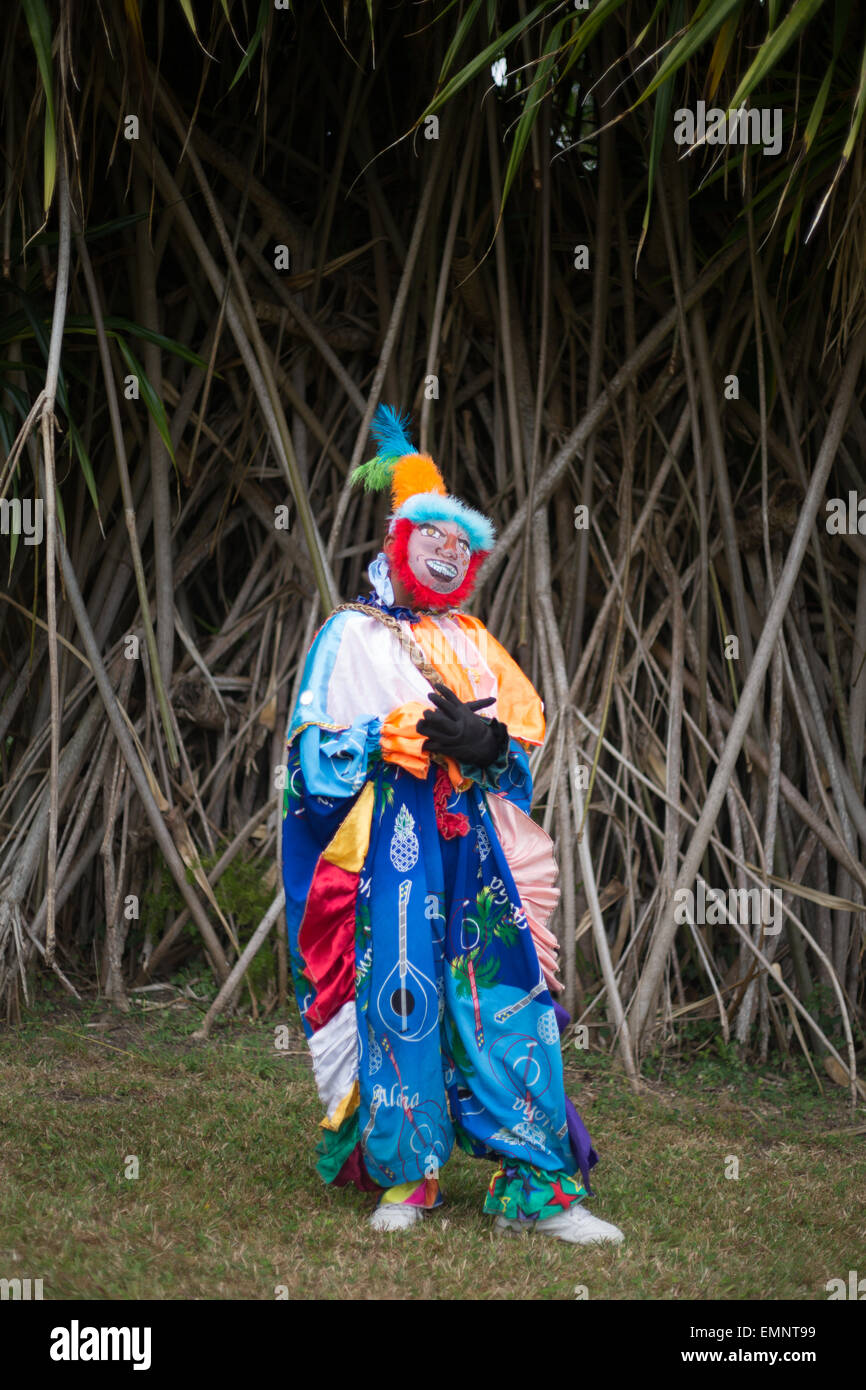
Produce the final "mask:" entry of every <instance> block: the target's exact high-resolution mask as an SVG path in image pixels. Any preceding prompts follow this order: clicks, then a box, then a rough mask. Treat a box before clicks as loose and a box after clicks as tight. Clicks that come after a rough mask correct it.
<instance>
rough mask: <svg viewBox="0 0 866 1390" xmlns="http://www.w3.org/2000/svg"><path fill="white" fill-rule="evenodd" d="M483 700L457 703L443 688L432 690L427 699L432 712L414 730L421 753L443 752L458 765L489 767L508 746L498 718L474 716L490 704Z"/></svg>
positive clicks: (506, 735) (490, 703) (503, 729)
mask: <svg viewBox="0 0 866 1390" xmlns="http://www.w3.org/2000/svg"><path fill="white" fill-rule="evenodd" d="M495 698H496V697H495V696H493V695H490V696H488V698H487V699H486V700H467V701H463V700H458V698H457V696H456V695H455V694H454V691H453V690H449V689H448V687H447V686H444V685H440V686H437V687H436V690H435V691H434V693H433V694H432V695H431V696H430V699H431V700H432V702H433V704H434V705H435V706H436V709H435V710H429V711H428V712H427V713H425V715H424V716H423V718H422V719H419V720H418V723H417V724H416V725H415V728H416V729H417V730H418V732H419V734H424V736H425V742H424V743H423V744H422V745H421V746H422V748H423V749H424V751H425V753H444V754H447V756H448V757H449V758H454V760H455V761H456V762H458V763H471V764H473V765H474V766H476V767H489V766H490V764H491V763H494V762H495V761H496V759H497V758H498V757H499V755H500V753H502V752H503V751H504V749H505V748H507V746H508V729H507V728H506V726H505V725H504V724H503V723H501V721H500V720H498V719H482V718H481V717H480V716H479V715H477V714H476V713H475V711H476V710H477V709H483V708H484V707H485V706H486V705H492V704H493V703H494V701H495Z"/></svg>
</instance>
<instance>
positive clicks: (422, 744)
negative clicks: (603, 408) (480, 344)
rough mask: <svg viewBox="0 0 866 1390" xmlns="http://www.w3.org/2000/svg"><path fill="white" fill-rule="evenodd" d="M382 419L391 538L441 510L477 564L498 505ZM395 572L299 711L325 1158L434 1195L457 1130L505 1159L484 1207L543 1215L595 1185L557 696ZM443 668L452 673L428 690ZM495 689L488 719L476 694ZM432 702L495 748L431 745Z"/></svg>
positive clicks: (300, 923)
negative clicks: (572, 942)
mask: <svg viewBox="0 0 866 1390" xmlns="http://www.w3.org/2000/svg"><path fill="white" fill-rule="evenodd" d="M374 429H376V432H377V433H378V437H379V440H380V449H379V453H378V455H377V457H376V459H374V460H373V461H372V463H371V464H368V465H366V466H365V469H362V470H361V474H362V476H364V477H365V480H366V481H368V482H369V481H370V478H371V474H372V475H373V485H376V483H378V485H382V483H383V482H384V483H390V485H391V487H392V494H393V500H394V511H393V514H392V523H391V536H392V537H393V536H394V533H395V532H398V533H399V534H401V535H402V536H403V538H404V541H405V538H406V536H407V535H408V532H407V529H406V528H407V527H408V528H409V530H410V531H411V528H412V527H414V526H424V525H425V524H427V522H433V523H435V522H436V518H437V517H438V518H440V520H441V519H443V518H444V520H445V521H447V522H450V523H453V524H454V527H455V528H456V530H455V534H458V535H459V536H461V537H463V536H465V537H468V541H469V545H470V546H471V551H472V553H471V561H469V563H468V571H471V574H472V575H474V570H475V569H476V568H477V562H479V561H480V559H481V558H483V555H484V553H485V551H486V549H488V548H489V546H490V544H491V543H492V531H491V529H490V527H489V523H488V522H487V521H486V519H485V518H482V517H479V514H478V513H475V512H471V511H470V509H468V508H465V507H463V505H462V504H461V503H458V502H456V499H452V498H450V497H448V496H447V494H446V493H445V488H444V485H443V484H442V483H441V479H440V478H439V475H438V471H437V470H436V469H435V464H433V462H432V460H430V459H428V458H427V456H423V455H417V454H415V453H414V452H413V451H412V446H411V444H410V443H409V441H408V439H407V438H406V436H405V429H404V426H403V425H402V422H400V421H399V420H398V419H397V417H394V416H393V415H392V414H391V413H390V412H388V410H387V408H386V407H380V412H379V416H378V419H377V423H376V426H374ZM428 464H429V466H430V468H428V466H427V465H428ZM430 469H432V470H433V472H432V473H431V472H430ZM419 471H420V476H421V480H422V481H421V485H420V486H419V481H418V479H419ZM407 475H408V481H407ZM434 475H435V476H434ZM437 479H438V483H437ZM400 485H402V489H403V491H402V495H401V492H400ZM419 494H420V495H419ZM425 518H426V519H427V521H426V522H425ZM480 523H483V524H480ZM401 527H402V531H401V530H400V528H401ZM430 529H431V532H436V531H437V528H436V525H435V524H433V525H431V527H430ZM437 534H438V532H437ZM433 541H434V543H435V536H434V537H433ZM452 543H453V538H452ZM448 553H449V552H447V551H445V550H442V549H441V547H440V549H439V550H438V551H437V555H438V556H439V559H435V558H434V559H433V560H431V562H430V568H429V573H430V575H431V576H433V577H434V578H433V580H432V582H437V581H436V578H435V577H436V576H437V575H439V574H440V573H441V575H443V576H444V578H443V579H442V581H441V582H442V583H443V584H446V583H448V582H451V583H453V584H456V582H457V579H456V578H454V579H452V578H451V570H452V569H453V570H455V573H456V571H457V570H458V569H459V566H458V565H457V564H456V563H455V564H454V565H450V562H449V561H448V560H447V559H442V556H443V555H447V554H448ZM393 554H394V552H393V550H392V564H393V563H394V561H393ZM467 554H468V551H467ZM464 563H466V562H465V559H464ZM389 571H390V566H389V564H388V562H387V561H386V558H385V557H384V556H380V557H379V558H378V560H377V561H375V562H374V564H373V565H372V566H371V567H370V573H371V578H372V580H373V583H374V592H373V593H371V594H370V595H369V597H368V598H366V599H361V600H358V602H357V604H355V605H345V606H344V607H342V608H341V609H338V610H337V611H336V612H335V613H334V614H332V615H331V616H330V617H329V618H328V620H327V621H326V622H325V624H324V625H323V627H322V628H321V629H320V631H319V633H318V635H317V637H316V639H315V642H314V644H313V646H312V649H311V650H310V653H309V655H308V657H307V662H306V666H305V669H304V673H303V678H302V682H301V690H300V695H299V698H298V702H297V706H296V708H295V710H294V713H293V715H292V718H291V721H290V724H289V728H288V759H287V766H288V771H287V783H288V785H287V787H286V791H285V796H284V804H283V877H284V883H285V892H286V914H287V921H288V932H289V945H290V952H291V962H292V972H293V977H294V982H295V990H296V997H297V1001H298V1007H299V1009H300V1012H301V1018H302V1021H303V1026H304V1029H305V1032H306V1034H307V1038H308V1041H309V1045H310V1050H311V1052H312V1056H313V1064H314V1071H315V1078H316V1084H317V1086H318V1090H319V1095H320V1098H321V1101H322V1104H323V1106H324V1108H325V1111H326V1116H325V1119H324V1120H323V1121H322V1129H323V1134H322V1140H321V1143H320V1144H319V1147H318V1153H319V1161H318V1169H319V1172H320V1174H321V1176H322V1177H323V1178H324V1179H325V1181H327V1182H332V1183H334V1184H336V1185H337V1186H342V1185H345V1184H347V1183H354V1184H355V1185H357V1186H358V1187H360V1188H362V1189H366V1190H381V1189H385V1192H384V1194H383V1197H382V1200H383V1202H384V1203H385V1204H386V1205H387V1204H389V1203H400V1204H408V1205H417V1206H420V1207H423V1208H430V1207H432V1206H438V1205H439V1204H440V1202H441V1200H442V1196H441V1193H440V1191H439V1181H438V1179H439V1171H440V1169H441V1167H442V1166H443V1165H444V1163H445V1162H446V1160H447V1159H448V1157H449V1154H450V1153H451V1150H452V1147H453V1144H454V1142H455V1140H456V1141H457V1143H459V1144H460V1145H461V1147H462V1148H464V1149H465V1150H466V1151H468V1152H469V1153H472V1154H474V1155H477V1156H479V1157H486V1158H490V1159H493V1160H495V1161H496V1162H497V1164H498V1167H497V1169H496V1172H495V1173H494V1176H493V1179H492V1181H491V1183H490V1188H489V1191H488V1195H487V1198H486V1200H485V1204H484V1209H485V1211H487V1212H491V1213H495V1214H498V1215H500V1216H506V1217H511V1218H514V1219H517V1220H521V1221H535V1220H536V1219H540V1220H545V1219H547V1218H549V1217H552V1216H555V1215H557V1214H560V1213H562V1212H563V1211H565V1210H567V1209H568V1208H569V1207H570V1206H571V1205H572V1204H573V1203H576V1202H577V1201H579V1199H580V1198H582V1197H584V1196H586V1195H587V1191H588V1189H589V1170H590V1168H591V1167H592V1166H593V1164H594V1163H595V1162H596V1161H597V1156H596V1154H595V1152H594V1150H593V1148H592V1145H591V1143H590V1139H589V1135H588V1134H587V1132H586V1129H585V1128H584V1126H583V1124H582V1122H581V1120H580V1118H579V1116H578V1115H577V1113H576V1112H575V1110H574V1107H573V1106H572V1105H571V1102H570V1101H569V1100H568V1099H567V1098H566V1095H565V1091H564V1085H563V1073H562V1058H561V1052H560V1042H559V1037H560V1028H561V1027H562V1026H564V1022H567V1021H568V1015H567V1014H566V1013H565V1010H564V1009H562V1008H560V1006H559V1005H555V1004H554V1003H553V1000H552V997H551V991H552V990H553V991H556V990H559V989H561V986H560V984H559V982H558V980H557V979H556V952H557V949H558V948H557V944H556V940H555V938H554V937H553V935H552V934H551V933H550V932H549V930H548V929H547V926H546V923H547V919H548V917H549V915H550V913H551V911H552V909H553V907H554V906H555V904H556V901H557V897H558V890H557V889H556V887H555V877H556V865H555V861H554V859H553V855H552V846H551V843H550V840H549V839H548V837H547V836H546V834H545V833H544V831H543V830H542V829H541V827H540V826H538V825H536V824H535V822H534V821H532V819H531V818H530V816H529V814H528V813H529V809H530V801H531V795H532V780H531V776H530V772H529V765H528V760H527V750H528V749H529V748H531V747H533V746H538V745H539V744H541V742H542V740H543V737H544V715H543V710H542V704H541V700H540V698H539V696H538V695H537V693H536V692H535V690H534V689H533V687H532V685H531V684H530V682H529V681H528V680H527V678H526V677H525V676H524V674H523V672H522V671H521V670H520V668H519V667H518V666H517V665H516V664H515V662H514V661H513V660H512V659H511V657H510V656H509V655H508V653H507V652H506V651H505V650H504V649H503V648H502V647H501V646H500V645H499V643H498V642H496V641H495V639H494V638H493V637H492V636H491V635H490V634H489V633H488V632H487V630H486V628H485V627H484V625H483V624H482V623H481V622H480V621H479V620H478V619H477V618H473V617H469V616H468V615H466V614H463V613H459V612H456V611H454V610H453V608H451V607H450V605H449V604H448V596H447V595H445V594H440V598H441V600H442V601H441V602H440V601H438V599H437V600H432V599H431V600H430V603H429V604H428V606H429V607H431V608H433V610H434V611H428V612H423V613H422V612H418V611H416V610H415V609H414V608H413V609H410V608H407V607H399V606H397V605H396V604H395V603H394V600H393V592H392V590H391V585H390V582H389ZM401 572H405V571H401ZM416 572H417V567H416ZM425 573H426V571H425ZM458 577H459V576H458ZM461 587H462V585H461ZM422 589H423V585H421V584H420V581H418V587H416V592H419V593H421V590H422ZM431 592H432V591H431ZM452 592H453V590H452ZM421 596H422V597H425V596H426V597H429V595H426V594H425V593H422V594H421ZM443 609H444V610H445V611H442V610H443ZM436 683H439V684H440V688H444V690H445V691H447V692H453V695H449V697H448V700H443V699H438V697H434V696H432V695H431V691H432V689H433V686H434V684H436ZM454 697H456V699H455V698H454ZM491 697H492V698H493V699H494V700H495V703H491V705H490V706H489V707H488V708H487V711H486V713H487V715H488V716H492V721H491V722H490V723H487V721H486V720H484V721H482V719H481V716H479V715H477V713H476V712H475V711H476V706H482V705H484V704H485V701H486V699H489V698H491ZM431 701H432V702H433V704H436V705H437V708H438V709H440V710H445V711H446V714H448V713H449V712H450V711H451V710H452V707H453V709H455V710H457V716H458V717H459V716H460V714H461V710H462V711H464V712H465V711H469V713H468V714H465V719H466V722H467V727H472V726H473V725H472V721H476V726H477V727H478V728H479V729H480V728H481V727H482V722H483V728H484V730H485V731H487V730H490V731H492V732H491V742H490V749H491V753H488V754H487V756H488V757H490V756H492V750H493V749H494V748H495V749H496V754H495V756H494V757H493V760H492V761H489V762H488V763H487V765H486V766H480V765H473V764H472V763H471V762H466V761H462V760H460V759H459V758H455V757H450V756H447V755H443V754H442V753H440V752H431V741H430V738H429V736H428V737H425V727H424V719H422V716H424V717H426V719H427V720H428V721H429V722H428V724H427V725H426V728H427V730H428V732H429V731H432V730H433V728H434V726H435V724H436V720H437V719H438V720H439V721H440V727H441V728H443V729H444V728H446V727H451V726H449V725H447V724H446V722H445V716H444V715H443V716H440V715H438V714H436V712H435V711H434V710H433V709H432V708H431ZM449 701H450V703H449ZM419 721H420V722H421V723H422V728H421V729H420V730H419V729H418V727H417V725H418V724H419ZM455 727H456V726H455ZM440 737H441V738H443V739H444V735H440ZM458 745H459V739H458V736H457V735H455V737H454V746H455V747H456V746H458ZM436 746H437V744H436V738H435V737H434V738H433V739H432V747H436ZM438 746H442V747H444V746H447V740H445V741H444V742H443V743H442V744H441V745H438Z"/></svg>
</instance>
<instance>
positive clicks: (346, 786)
mask: <svg viewBox="0 0 866 1390" xmlns="http://www.w3.org/2000/svg"><path fill="white" fill-rule="evenodd" d="M352 616H353V615H352V614H351V613H336V614H334V615H333V616H332V617H331V618H329V619H328V621H327V622H326V623H324V624H323V626H322V627H321V628H320V630H319V633H318V635H317V637H316V640H315V642H314V643H313V645H312V647H311V648H310V651H309V654H308V656H307V660H306V662H305V663H304V673H303V676H302V678H301V688H300V693H299V695H298V700H297V704H296V705H295V708H294V711H293V713H292V717H291V719H290V721H289V727H288V731H287V742H288V744H289V746H291V744H292V743H294V742H295V741H297V743H298V748H299V756H300V765H301V772H302V773H303V777H304V783H305V785H306V788H307V791H308V793H309V794H310V795H312V796H320V797H327V798H331V797H336V798H343V797H348V796H354V795H355V794H356V792H358V791H360V789H361V787H362V786H363V785H364V783H365V781H366V780H367V765H368V762H369V759H370V755H371V754H372V753H373V752H374V751H375V750H377V749H378V747H379V733H380V731H381V728H382V721H381V719H379V718H370V719H364V718H359V719H357V720H356V721H355V723H354V724H351V725H350V726H349V727H348V728H347V727H346V726H345V725H337V724H335V723H334V721H333V720H332V718H331V716H330V714H329V712H328V688H329V686H330V683H331V677H332V675H333V672H334V666H335V665H336V662H337V657H338V653H339V650H340V643H341V641H342V637H343V631H344V628H345V625H346V622H347V621H348V620H349V619H351V617H352Z"/></svg>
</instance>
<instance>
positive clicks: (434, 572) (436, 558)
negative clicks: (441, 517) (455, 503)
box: [406, 521, 472, 594]
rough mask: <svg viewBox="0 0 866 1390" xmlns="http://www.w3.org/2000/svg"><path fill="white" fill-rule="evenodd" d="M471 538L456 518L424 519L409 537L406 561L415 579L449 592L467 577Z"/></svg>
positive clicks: (429, 587)
mask: <svg viewBox="0 0 866 1390" xmlns="http://www.w3.org/2000/svg"><path fill="white" fill-rule="evenodd" d="M471 558H472V552H471V547H470V544H469V538H468V536H467V535H466V532H465V531H464V530H463V528H462V527H460V526H458V525H457V524H456V523H455V522H453V521H421V522H418V523H416V525H415V526H414V527H413V529H412V533H411V535H410V536H409V543H408V546H407V551H406V560H407V563H408V565H409V569H410V570H411V571H412V573H413V575H414V576H415V578H416V579H417V580H418V582H419V583H420V584H423V585H424V586H425V588H428V589H432V590H433V591H434V593H437V594H450V593H453V592H454V590H456V589H459V588H460V585H461V584H462V583H463V580H464V579H465V578H466V571H467V570H468V569H469V561H470V559H471Z"/></svg>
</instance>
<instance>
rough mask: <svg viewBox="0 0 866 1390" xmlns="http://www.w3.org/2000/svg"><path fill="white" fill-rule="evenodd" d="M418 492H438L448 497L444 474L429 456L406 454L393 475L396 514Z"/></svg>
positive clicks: (392, 489)
mask: <svg viewBox="0 0 866 1390" xmlns="http://www.w3.org/2000/svg"><path fill="white" fill-rule="evenodd" d="M416 492H438V493H439V494H440V496H442V497H447V495H448V489H447V488H446V486H445V483H444V482H443V480H442V474H441V473H440V472H439V469H438V468H437V467H436V465H435V463H434V462H433V460H432V459H431V457H430V455H429V454H404V455H403V457H402V458H399V459H398V460H397V462H396V463H395V465H394V471H393V473H392V474H391V498H392V503H393V510H394V511H395V512H396V510H397V508H398V507H402V505H403V503H404V502H406V501H408V499H409V498H410V497H414V496H415V494H416Z"/></svg>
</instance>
